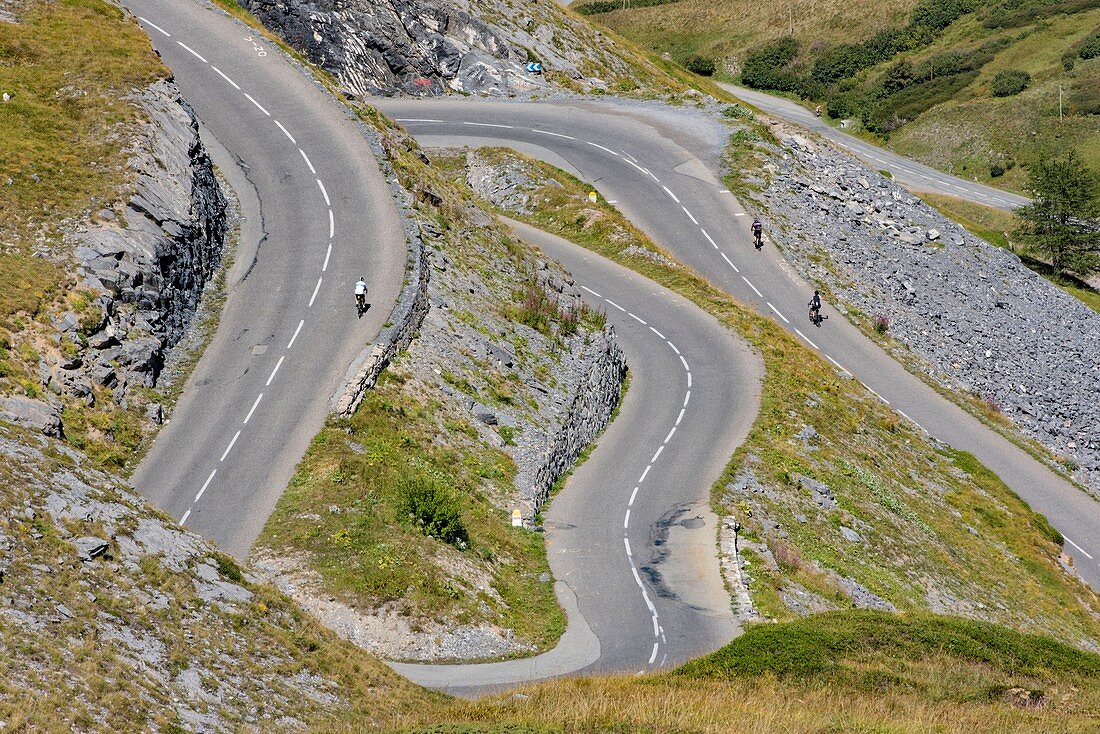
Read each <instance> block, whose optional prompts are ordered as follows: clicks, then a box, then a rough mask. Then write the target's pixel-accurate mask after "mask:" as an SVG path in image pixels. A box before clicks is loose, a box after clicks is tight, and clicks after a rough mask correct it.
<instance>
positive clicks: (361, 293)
mask: <svg viewBox="0 0 1100 734" xmlns="http://www.w3.org/2000/svg"><path fill="white" fill-rule="evenodd" d="M355 307H356V309H357V310H358V311H359V315H360V316H362V315H363V311H364V310H366V307H367V281H366V278H364V277H363V276H362V275H360V276H359V280H358V281H356V283H355Z"/></svg>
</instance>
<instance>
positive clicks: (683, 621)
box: [393, 222, 763, 694]
mask: <svg viewBox="0 0 1100 734" xmlns="http://www.w3.org/2000/svg"><path fill="white" fill-rule="evenodd" d="M511 224H512V227H513V229H514V230H515V231H516V233H517V234H518V235H519V236H520V238H521V239H523V240H525V241H527V242H528V243H530V244H532V245H534V246H536V247H538V248H540V249H541V250H542V251H543V252H544V253H545V254H547V255H549V256H551V257H553V258H555V259H556V260H558V261H559V262H561V263H562V264H563V265H565V267H566V268H567V269H568V270H569V272H570V273H572V275H573V277H574V278H575V279H576V282H577V284H578V285H579V286H580V287H581V290H582V292H583V294H584V300H585V301H586V302H588V303H589V304H590V305H591V306H593V307H596V308H599V309H601V310H603V311H604V312H605V313H606V314H607V319H608V321H609V322H610V323H611V324H612V325H613V326H614V327H615V331H616V333H617V334H618V336H619V341H620V343H621V344H622V347H623V350H624V351H625V352H626V357H627V364H629V365H630V389H629V391H628V392H627V393H626V396H625V398H624V399H623V403H622V405H621V407H620V412H619V416H618V418H616V420H615V421H614V422H612V423H611V425H610V426H608V428H607V430H606V431H605V432H604V434H603V435H602V436H601V437H600V438H599V439H598V441H597V444H596V447H595V449H594V450H593V451H592V453H591V455H590V456H589V457H588V459H587V460H586V461H585V462H584V463H583V464H582V465H581V466H580V467H578V468H577V469H576V471H574V472H573V474H572V476H571V477H570V478H569V481H568V483H567V484H566V487H565V489H564V490H562V491H561V492H560V493H558V494H557V495H556V496H555V497H554V499H553V501H552V502H551V503H550V506H549V509H548V510H547V511H546V513H545V519H546V523H545V525H546V542H547V550H548V554H549V559H550V566H551V569H552V570H553V572H554V578H556V579H557V580H558V583H559V589H558V592H559V598H561V597H562V596H563V593H564V594H565V598H564V599H563V602H564V603H563V606H564V607H565V609H566V612H567V614H568V616H569V631H568V632H567V633H566V635H565V636H564V637H563V638H562V640H561V642H560V643H559V645H558V646H557V647H556V648H555V649H554V650H552V651H550V652H548V653H545V654H544V655H540V656H537V657H534V658H527V659H522V660H512V661H507V662H502V663H486V664H480V665H399V664H398V665H394V666H393V667H394V668H395V669H396V670H397V671H398V672H399V673H401V674H402V675H405V676H406V677H408V678H410V679H412V680H413V681H415V682H417V683H421V684H423V685H427V686H430V687H432V688H439V689H443V690H447V691H449V692H452V693H457V694H469V693H474V692H483V691H484V690H485V689H486V687H495V686H501V685H507V684H515V683H521V682H524V681H529V680H537V679H541V678H548V677H552V676H558V675H564V674H566V673H580V672H586V673H608V672H623V671H641V670H647V669H651V668H654V667H657V668H660V667H671V666H675V665H679V664H681V663H683V662H686V661H688V660H690V659H692V658H695V657H698V656H700V655H703V654H706V653H708V652H711V651H713V650H715V649H717V648H718V647H721V646H722V645H724V644H726V643H727V642H729V641H730V640H731V639H733V637H734V636H735V635H736V634H737V633H738V631H739V626H738V624H737V623H736V621H735V619H734V617H733V615H732V613H731V609H730V595H729V592H728V591H727V590H726V588H725V587H724V585H723V583H722V577H721V569H720V568H719V564H718V558H717V555H716V546H715V543H716V538H717V527H716V525H717V522H718V518H717V517H716V516H715V515H714V513H713V512H712V511H711V509H710V487H711V485H712V484H713V483H714V482H715V481H716V480H717V479H718V477H719V476H720V475H721V473H722V470H723V468H724V467H725V464H726V462H727V461H729V457H730V455H731V454H732V453H733V451H734V449H735V448H736V447H737V446H738V445H739V444H740V443H741V441H743V440H744V438H745V436H746V435H747V433H748V429H749V428H750V427H751V425H752V422H753V420H754V419H755V417H756V414H757V411H758V410H759V399H760V379H761V377H762V374H763V366H762V363H761V361H760V359H759V357H758V356H757V355H756V354H754V353H753V352H752V351H751V350H750V348H749V347H748V345H746V344H745V343H744V342H743V341H742V340H741V339H740V338H738V337H735V336H734V335H733V334H732V333H731V332H730V331H729V329H727V328H726V327H724V326H722V325H721V324H720V323H718V321H717V320H716V319H715V318H714V317H713V316H711V315H709V314H707V313H705V312H704V311H702V310H701V309H700V308H699V307H697V306H695V305H694V304H693V303H690V302H688V301H687V300H686V299H684V298H683V297H681V296H679V295H677V294H674V293H672V292H670V291H668V290H666V289H665V288H662V287H661V286H659V285H657V284H656V283H654V282H652V281H650V280H647V279H646V278H643V277H642V276H640V275H638V274H637V273H635V272H634V271H632V270H629V269H627V268H625V267H623V266H621V265H618V264H615V263H613V262H611V261H609V260H606V259H604V258H602V257H600V256H598V255H595V254H593V253H592V252H590V251H588V250H585V249H584V248H581V247H579V246H577V245H574V244H572V243H569V242H567V241H565V240H563V239H561V238H559V237H555V236H553V235H550V234H547V233H545V232H541V231H539V230H537V229H534V228H532V227H529V226H527V225H524V224H520V223H518V222H512V223H511ZM597 289H598V290H597ZM563 584H564V585H565V586H566V587H568V588H567V589H562V588H561V585H563ZM573 592H575V594H576V600H575V602H574V601H573V600H572V599H571V598H570V596H571V595H572V593H573ZM474 682H476V685H473V683H474Z"/></svg>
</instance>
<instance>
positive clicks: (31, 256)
mask: <svg viewBox="0 0 1100 734" xmlns="http://www.w3.org/2000/svg"><path fill="white" fill-rule="evenodd" d="M3 7H4V11H3V12H2V13H0V88H2V90H3V92H4V93H5V95H6V96H7V99H9V101H7V102H3V103H0V127H2V129H3V130H4V140H5V143H4V146H3V150H2V158H0V170H2V171H3V175H5V176H6V181H7V182H8V183H7V184H6V185H3V186H0V197H2V198H0V204H2V206H3V216H2V217H0V222H2V226H3V236H4V252H3V254H2V255H0V258H2V261H0V277H2V278H3V286H4V287H3V289H2V290H0V292H2V293H3V301H2V303H3V310H2V312H0V329H2V330H0V337H2V351H0V394H3V395H4V397H3V398H2V400H3V402H2V403H0V405H3V415H2V416H0V418H2V419H3V421H4V422H3V423H0V456H2V457H3V460H2V461H0V678H2V681H3V682H2V683H0V728H6V730H7V729H13V730H17V731H24V730H27V731H68V730H80V731H112V732H113V731H144V730H149V731H178V730H202V731H233V730H238V729H241V728H245V729H258V730H276V729H286V728H300V727H303V726H312V727H323V726H326V725H330V726H334V727H336V728H343V727H346V726H350V725H351V723H350V722H352V721H355V722H356V723H357V725H362V723H363V722H371V721H373V722H374V723H380V722H382V721H387V722H392V721H393V719H392V715H393V714H395V713H397V712H399V711H400V710H401V709H402V708H403V707H404V706H406V705H410V704H411V705H415V706H417V707H419V706H423V705H425V704H426V703H430V701H431V699H430V698H428V697H426V696H425V695H424V694H423V693H422V692H420V691H419V690H418V689H414V688H412V687H411V686H409V685H408V684H406V683H404V682H403V681H401V680H400V679H398V678H397V677H396V676H394V675H392V674H391V673H390V672H389V671H388V670H387V669H386V668H384V667H383V666H381V665H380V664H379V663H378V662H377V661H375V660H373V659H372V658H370V657H369V656H366V655H365V654H363V653H361V652H360V651H359V650H358V649H356V648H354V647H351V646H350V645H346V644H345V643H341V642H339V641H337V640H336V639H335V638H334V637H333V636H332V635H331V634H330V633H328V632H326V631H324V630H322V629H321V628H319V627H318V626H317V625H316V624H315V623H314V622H312V621H311V620H310V619H309V618H307V617H306V615H305V614H304V613H303V612H301V611H300V610H299V609H298V608H297V607H296V606H294V605H293V604H292V603H291V602H290V601H289V600H288V599H287V598H286V597H284V596H282V595H281V594H279V593H278V592H275V591H274V590H272V589H271V588H270V587H263V586H260V585H258V584H257V583H256V581H255V579H254V578H252V577H251V576H250V575H249V574H247V572H245V571H242V569H240V568H239V567H238V566H237V565H236V564H234V562H233V561H232V560H231V559H229V558H227V557H225V556H224V555H221V554H218V553H216V552H214V550H213V549H212V548H211V547H210V546H209V545H208V544H207V543H206V542H205V541H203V540H202V539H201V538H199V537H198V536H196V535H194V534H191V533H189V532H187V531H185V530H182V529H181V528H179V527H178V526H177V525H176V524H175V523H174V522H172V521H170V520H169V519H167V518H165V517H163V516H162V515H160V514H159V513H157V512H156V511H155V510H153V509H151V508H150V507H148V506H147V505H146V504H145V503H144V501H143V500H141V499H140V498H138V497H137V496H136V495H134V494H133V493H132V492H131V491H130V490H128V489H127V488H126V486H125V482H124V480H123V479H122V478H121V477H119V476H117V475H115V474H110V473H106V472H104V471H102V469H103V467H108V468H110V469H120V468H124V467H125V466H126V465H127V462H129V461H130V459H131V458H132V456H133V449H134V447H135V446H136V445H137V444H138V442H139V441H140V439H141V437H142V435H143V433H144V432H145V429H147V428H149V427H151V423H152V421H144V420H143V418H142V414H141V408H142V406H143V405H144V404H145V403H146V402H148V401H150V400H153V399H154V395H153V393H152V392H151V391H150V387H151V386H152V385H153V383H154V382H155V380H156V377H157V374H158V369H159V367H160V364H161V361H162V359H163V358H164V354H165V350H166V349H167V347H169V346H171V345H172V344H174V343H176V342H177V340H179V338H180V336H181V334H182V333H183V332H184V331H185V330H186V329H187V325H188V321H189V317H190V316H191V314H192V313H193V312H194V309H195V307H196V303H197V301H198V300H199V298H200V294H201V293H202V291H203V290H204V286H205V285H206V284H207V282H208V281H209V279H210V278H211V277H212V275H213V274H214V272H215V269H216V268H217V265H218V262H219V258H220V252H221V247H222V240H223V236H224V234H225V212H224V209H225V201H224V199H223V198H222V197H221V193H220V191H219V190H218V187H217V184H216V183H215V180H214V175H213V171H212V169H211V166H210V161H209V159H208V158H207V157H206V154H205V152H204V151H203V149H202V146H201V144H200V143H199V140H198V137H197V134H196V122H195V119H194V116H193V115H191V114H190V112H189V110H188V108H187V106H186V104H185V103H184V102H183V101H182V100H180V98H179V95H178V92H176V91H175V90H174V88H173V86H172V85H171V83H170V82H168V81H166V80H165V77H166V74H167V72H166V70H165V69H164V67H163V66H161V64H160V62H159V60H158V59H157V57H156V56H155V55H154V54H153V52H152V50H151V48H150V46H149V42H148V39H147V38H146V37H145V36H144V34H142V33H141V32H140V30H139V29H138V28H137V26H136V24H135V23H134V22H133V20H132V19H130V18H128V17H126V16H125V15H124V14H123V13H122V12H120V11H119V10H118V9H116V8H115V7H113V6H111V5H109V4H108V3H106V2H102V1H101V0H76V1H74V2H68V3H64V4H58V3H50V2H28V3H16V4H10V3H9V4H5V5H4V6H3ZM11 59H14V63H12V61H11ZM154 417H156V416H155V415H154V414H151V415H150V418H154ZM59 418H60V420H59ZM13 420H14V422H16V423H19V424H23V425H22V426H13V425H11V422H12V421H13ZM42 433H53V434H60V435H61V436H62V437H63V438H48V437H46V436H43V435H42ZM65 440H67V443H66V442H65ZM74 446H76V447H79V448H83V449H86V450H87V453H83V452H81V451H77V450H74V448H73V447H74ZM335 722H343V723H342V724H340V723H335Z"/></svg>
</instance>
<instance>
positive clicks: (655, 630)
mask: <svg viewBox="0 0 1100 734" xmlns="http://www.w3.org/2000/svg"><path fill="white" fill-rule="evenodd" d="M652 619H653V636H654V637H660V636H661V625H660V624H658V623H657V615H656V614H654V615H653V617H652ZM650 662H652V661H650Z"/></svg>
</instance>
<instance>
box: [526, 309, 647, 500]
mask: <svg viewBox="0 0 1100 734" xmlns="http://www.w3.org/2000/svg"><path fill="white" fill-rule="evenodd" d="M594 339H595V340H597V343H596V345H595V348H596V350H597V356H596V359H595V360H594V361H593V362H592V366H591V367H590V368H589V370H588V374H587V375H585V377H584V379H583V380H582V381H581V383H580V384H579V385H578V386H577V391H576V393H575V395H574V397H573V404H572V406H570V409H569V413H568V415H567V416H566V418H565V421H564V422H563V423H562V426H561V429H560V430H559V431H558V432H557V434H556V435H555V436H554V438H553V439H552V440H551V442H550V448H549V449H548V450H547V452H546V461H545V462H544V463H543V465H542V466H541V467H540V468H539V469H538V470H537V471H536V472H535V479H534V482H533V485H534V486H533V487H532V491H531V495H530V496H531V497H532V499H533V501H534V507H533V508H531V509H532V511H533V513H537V512H538V511H539V509H540V508H541V507H542V505H543V503H545V502H546V499H547V498H548V497H549V495H550V489H551V488H552V487H553V486H554V482H556V481H557V480H558V478H559V477H561V475H562V474H564V473H565V472H567V471H568V470H569V469H571V468H572V467H573V465H574V463H575V462H576V460H577V458H578V457H579V456H580V455H581V453H582V452H583V451H584V450H585V449H586V448H587V447H588V445H589V444H590V443H592V441H594V440H595V438H596V436H598V435H599V433H600V431H602V430H603V429H604V427H605V426H606V425H607V423H608V421H610V420H611V414H612V413H613V412H614V411H615V406H617V405H618V404H619V398H620V397H621V395H622V387H623V380H624V379H626V357H625V355H624V354H623V350H622V347H620V346H619V341H618V338H617V337H616V336H615V330H614V329H613V328H612V327H611V326H608V327H607V328H605V329H604V330H603V331H602V332H600V333H599V334H597V335H594Z"/></svg>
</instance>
